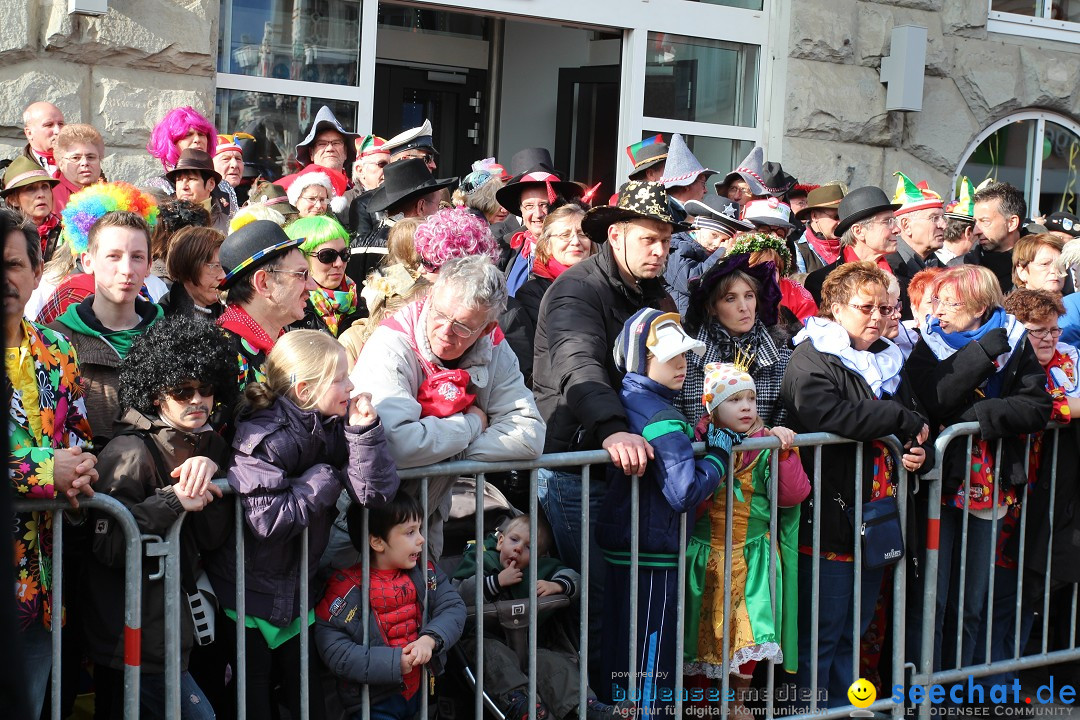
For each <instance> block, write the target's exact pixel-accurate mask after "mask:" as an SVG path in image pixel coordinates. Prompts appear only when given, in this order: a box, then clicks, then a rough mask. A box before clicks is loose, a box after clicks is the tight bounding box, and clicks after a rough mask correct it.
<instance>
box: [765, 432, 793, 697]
mask: <svg viewBox="0 0 1080 720" xmlns="http://www.w3.org/2000/svg"><path fill="white" fill-rule="evenodd" d="M780 453H781V450H780V449H775V450H773V451H772V452H771V453H770V454H769V478H770V481H769V486H768V488H767V492H768V494H769V605H770V611H771V612H772V622H773V632H774V633H776V634H777V635H778V636H779V637H780V642H778V643H777V644H778V645H779V646H780V647H781V652H782V651H783V642H782V640H783V628H782V627H781V623H780V621H779V620H780V619H779V618H778V617H777V612H776V573H777V570H778V566H779V564H780V538H779V536H778V535H777V528H778V526H779V515H780ZM788 572H790V570H789V571H788ZM775 692H776V658H775V657H772V658H769V674H768V677H767V678H766V680H765V715H766V717H772V716H773V695H774V694H775Z"/></svg>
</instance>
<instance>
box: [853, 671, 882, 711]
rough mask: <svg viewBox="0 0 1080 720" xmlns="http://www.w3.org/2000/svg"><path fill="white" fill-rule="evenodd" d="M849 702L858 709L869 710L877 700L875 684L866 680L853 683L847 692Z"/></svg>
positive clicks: (861, 679)
mask: <svg viewBox="0 0 1080 720" xmlns="http://www.w3.org/2000/svg"><path fill="white" fill-rule="evenodd" d="M847 697H848V700H849V701H850V702H851V704H852V705H854V706H855V707H857V708H867V707H870V706H871V705H873V704H874V701H875V700H877V689H876V688H875V687H874V685H873V683H871V682H870V681H869V680H866V679H864V678H859V679H858V680H856V681H855V682H853V683H851V687H849V688H848V691H847Z"/></svg>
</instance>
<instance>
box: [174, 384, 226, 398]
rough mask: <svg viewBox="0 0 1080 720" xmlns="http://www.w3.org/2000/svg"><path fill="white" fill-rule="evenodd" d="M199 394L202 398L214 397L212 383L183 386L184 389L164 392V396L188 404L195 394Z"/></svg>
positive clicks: (178, 388)
mask: <svg viewBox="0 0 1080 720" xmlns="http://www.w3.org/2000/svg"><path fill="white" fill-rule="evenodd" d="M196 392H197V393H199V395H201V396H202V397H204V398H208V397H213V396H214V385H213V383H207V384H205V385H199V386H197V387H196V386H193V385H185V386H184V387H177V388H169V389H168V390H166V391H165V394H166V395H168V396H169V397H171V398H172V399H173V400H176V401H178V402H190V401H191V399H192V398H194V397H195V393H196Z"/></svg>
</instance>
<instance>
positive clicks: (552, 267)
mask: <svg viewBox="0 0 1080 720" xmlns="http://www.w3.org/2000/svg"><path fill="white" fill-rule="evenodd" d="M569 269H570V266H569V265H563V264H562V263H561V262H559V261H558V260H556V259H555V258H550V259H548V261H547V262H546V263H541V262H540V258H536V260H535V261H534V262H533V273H535V274H536V276H537V277H542V278H547V279H548V280H554V279H555V278H557V277H559V276H560V275H562V274H563V272H565V271H566V270H569Z"/></svg>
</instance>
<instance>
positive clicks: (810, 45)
mask: <svg viewBox="0 0 1080 720" xmlns="http://www.w3.org/2000/svg"><path fill="white" fill-rule="evenodd" d="M988 6H989V2H987V0H796V2H794V4H793V6H792V13H791V36H790V46H789V47H790V52H789V59H788V67H787V107H786V108H785V138H784V149H783V163H784V167H790V168H791V169H792V172H795V173H796V174H797V175H798V176H799V177H800V178H806V179H807V180H812V181H813V182H824V181H827V180H835V179H839V180H843V181H845V182H847V183H848V184H849V185H850V186H852V187H855V186H858V185H866V184H872V185H880V186H881V187H883V188H885V189H886V190H887V191H891V190H892V189H893V188H894V187H895V185H896V180H895V178H893V177H892V173H893V172H895V171H896V170H902V171H904V172H905V173H906V174H908V175H909V176H910V177H912V178H913V179H916V180H920V179H925V180H927V181H928V182H929V183H930V187H931V188H933V189H935V190H937V191H938V192H940V193H941V194H942V195H943V196H950V195H951V187H950V184H951V182H952V176H953V173H954V172H956V169H957V167H958V166H959V164H960V161H961V159H962V155H963V153H964V151H965V150H966V149H967V147H968V145H969V144H970V143H971V142H972V141H973V140H974V139H975V137H976V136H977V135H978V134H979V133H980V132H982V131H983V130H984V129H986V128H987V127H988V126H989V125H991V124H992V123H994V122H995V121H997V120H999V119H1001V118H1002V117H1005V116H1006V115H1009V114H1010V113H1013V112H1016V111H1018V110H1022V109H1045V110H1053V111H1056V112H1059V113H1062V114H1064V115H1067V116H1069V117H1072V118H1074V119H1078V118H1080V92H1077V90H1078V87H1080V84H1078V83H1080V80H1078V79H1080V44H1077V45H1072V44H1070V43H1065V42H1057V41H1051V40H1038V39H1034V38H1025V37H1017V36H1013V35H1003V34H999V33H988V32H987V30H986V18H987V8H988ZM901 24H918V25H923V26H925V27H926V28H927V31H928V32H927V35H928V42H927V50H926V77H925V84H924V88H923V109H922V111H921V112H899V111H893V112H886V110H885V92H886V87H885V86H884V85H882V84H881V82H880V80H879V70H880V68H881V58H882V57H883V56H888V55H889V45H890V36H891V33H892V28H893V27H894V26H896V25H901ZM838 173H839V177H837V174H838Z"/></svg>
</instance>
